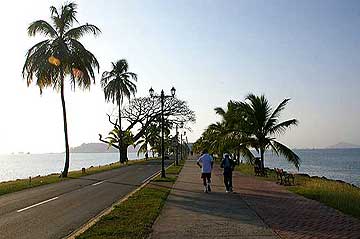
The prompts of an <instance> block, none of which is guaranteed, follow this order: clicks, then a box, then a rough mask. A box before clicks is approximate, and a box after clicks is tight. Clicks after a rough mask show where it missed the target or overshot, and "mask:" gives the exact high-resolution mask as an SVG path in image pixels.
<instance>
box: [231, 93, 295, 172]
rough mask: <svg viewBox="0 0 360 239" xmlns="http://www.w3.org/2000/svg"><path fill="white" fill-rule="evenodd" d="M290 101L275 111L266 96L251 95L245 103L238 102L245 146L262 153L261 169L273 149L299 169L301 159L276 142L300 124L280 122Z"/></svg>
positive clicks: (289, 121)
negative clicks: (280, 117) (267, 152)
mask: <svg viewBox="0 0 360 239" xmlns="http://www.w3.org/2000/svg"><path fill="white" fill-rule="evenodd" d="M289 100H290V99H285V100H283V101H282V102H281V103H280V104H279V105H278V107H276V109H275V110H273V109H272V107H271V105H270V104H269V102H268V100H267V99H266V98H265V96H264V95H261V96H256V95H254V94H250V95H248V96H247V97H246V98H245V102H237V105H238V112H239V114H240V115H239V117H238V120H239V122H241V126H242V130H243V132H244V133H246V134H247V135H251V136H249V137H247V139H246V140H244V141H243V144H244V145H246V146H251V147H253V148H255V149H256V150H258V151H260V159H261V168H262V169H264V153H265V151H266V150H267V149H269V148H270V149H272V151H273V152H275V153H276V154H277V155H279V154H280V155H283V156H284V157H285V158H286V159H287V160H288V161H289V162H292V163H293V164H294V165H295V167H296V168H299V164H300V158H299V157H298V156H297V155H296V154H295V153H294V152H293V151H292V150H291V149H290V148H288V147H287V146H285V145H284V144H282V143H280V142H278V141H276V140H275V139H276V136H278V135H281V134H283V133H285V131H286V129H288V128H289V127H291V126H295V125H297V124H298V121H297V120H296V119H290V120H286V121H283V122H279V116H280V113H281V112H282V111H283V110H284V109H285V106H286V104H287V103H288V102H289Z"/></svg>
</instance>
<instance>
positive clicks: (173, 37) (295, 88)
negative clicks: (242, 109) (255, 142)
mask: <svg viewBox="0 0 360 239" xmlns="http://www.w3.org/2000/svg"><path fill="white" fill-rule="evenodd" d="M62 3H63V2H62V1H40V0H39V1H18V0H12V1H6V2H4V3H2V6H1V10H0V22H1V44H0V54H1V57H0V67H1V71H0V83H1V87H0V97H1V98H0V109H1V118H0V134H1V142H0V153H10V152H18V151H25V152H27V151H30V152H34V153H35V152H61V151H63V150H64V136H63V123H62V113H61V101H60V94H58V93H56V92H54V91H52V89H48V90H45V92H44V94H43V95H42V96H40V95H39V90H38V88H37V87H36V86H35V85H33V86H31V87H29V88H27V86H26V82H25V81H24V80H23V79H22V76H21V70H22V66H23V64H24V60H25V53H26V50H27V49H29V48H30V47H31V46H32V45H33V44H35V43H36V42H38V41H39V40H41V39H42V38H41V37H39V38H29V37H28V35H27V33H26V28H27V26H28V25H29V24H30V23H31V22H32V21H34V20H39V19H44V20H49V15H50V12H49V7H50V5H55V6H60V5H61V4H62ZM77 3H78V5H79V6H78V12H79V14H78V20H79V22H80V23H83V24H84V23H86V22H88V23H92V24H95V25H97V26H98V27H99V28H100V29H101V30H102V34H101V35H100V36H99V37H97V38H93V37H86V38H84V39H83V43H84V45H85V46H86V47H87V48H88V49H89V50H90V51H92V52H93V53H94V54H95V56H96V57H97V59H98V60H99V62H100V67H101V68H100V73H102V72H103V71H104V70H110V62H111V61H116V60H118V59H121V58H126V59H127V60H128V62H129V65H130V70H131V71H133V72H136V73H138V77H139V80H138V94H137V96H145V95H148V89H149V88H150V87H151V86H152V87H153V88H154V89H155V91H157V92H159V91H160V90H161V89H164V90H165V91H168V93H170V88H171V87H172V86H175V88H176V89H177V96H178V97H179V98H181V99H184V100H186V101H188V103H189V105H190V107H191V108H192V109H193V110H194V111H195V112H196V116H197V122H196V124H194V125H193V126H192V128H193V132H191V133H189V132H188V137H189V141H194V140H196V139H197V138H198V137H199V136H200V135H201V133H202V131H203V129H205V128H206V126H207V125H208V124H210V123H213V122H215V121H216V120H219V117H218V116H216V115H215V113H214V111H213V108H214V107H217V106H221V107H224V106H226V103H227V102H228V101H229V100H243V98H244V97H245V95H246V94H248V93H250V92H253V93H256V94H262V93H264V94H265V95H266V96H267V97H268V98H269V100H270V102H271V103H272V104H273V105H274V106H275V105H277V104H278V103H279V102H280V101H281V100H283V99H284V98H287V97H290V98H291V99H292V100H291V101H290V103H289V105H288V107H287V109H286V110H285V112H284V114H283V119H288V118H294V117H295V118H297V119H298V120H299V121H300V125H299V126H298V127H296V128H293V129H292V130H290V131H288V132H287V134H285V135H284V136H283V137H281V138H280V140H281V141H282V142H283V143H285V144H287V145H288V146H290V147H298V148H300V147H311V148H312V147H324V146H328V145H331V144H335V143H337V142H339V141H347V142H351V143H356V144H360V127H359V125H358V124H359V119H360V107H359V106H360V103H359V102H360V100H359V90H360V80H359V79H358V77H359V76H360V74H359V73H360V3H359V2H358V1H340V0H338V1H331V0H323V1H314V0H309V1H304V0H302V1H289V0H272V1H270V0H264V1H254V0H248V1H242V0H236V1H220V0H219V1H203V0H201V1H200V0H199V1H194V0H178V1H165V0H164V1H159V0H157V1H153V0H151V1H150V0H148V1H132V0H129V1H95V0H91V1H90V0H87V1H85V0H83V1H77ZM99 82H100V75H99V76H98V77H97V78H96V84H95V85H93V86H92V87H91V90H90V91H86V92H82V91H80V90H76V91H75V92H70V89H69V88H68V89H66V92H65V97H66V102H67V111H68V126H69V137H70V146H77V145H79V144H81V143H83V142H98V141H97V140H98V136H97V135H98V133H103V134H104V133H106V132H108V131H109V130H110V129H111V126H110V125H109V123H108V122H107V118H106V113H109V112H111V110H112V105H111V104H105V103H104V96H103V93H102V90H101V87H100V84H99Z"/></svg>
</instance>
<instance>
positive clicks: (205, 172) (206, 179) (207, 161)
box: [197, 149, 214, 193]
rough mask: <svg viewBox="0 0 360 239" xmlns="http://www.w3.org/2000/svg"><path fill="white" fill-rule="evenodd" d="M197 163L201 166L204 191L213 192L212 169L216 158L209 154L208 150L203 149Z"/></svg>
mask: <svg viewBox="0 0 360 239" xmlns="http://www.w3.org/2000/svg"><path fill="white" fill-rule="evenodd" d="M197 165H198V166H199V167H200V168H201V178H202V179H203V183H204V192H206V193H207V192H211V187H210V184H211V170H212V168H213V165H214V160H213V157H211V155H209V154H208V152H207V150H206V149H205V150H203V152H202V155H201V156H200V158H199V159H198V160H197Z"/></svg>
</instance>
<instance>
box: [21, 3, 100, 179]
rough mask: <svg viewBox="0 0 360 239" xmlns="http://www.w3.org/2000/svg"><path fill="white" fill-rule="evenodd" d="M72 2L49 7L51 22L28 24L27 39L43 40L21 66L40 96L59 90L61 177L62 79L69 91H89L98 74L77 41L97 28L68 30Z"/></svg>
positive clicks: (89, 55) (72, 17)
mask: <svg viewBox="0 0 360 239" xmlns="http://www.w3.org/2000/svg"><path fill="white" fill-rule="evenodd" d="M76 8H77V5H76V4H75V3H71V2H70V3H67V4H65V5H63V6H62V7H61V8H59V9H56V8H55V7H53V6H51V7H50V14H51V22H50V23H49V22H46V21H44V20H38V21H34V22H33V23H31V24H30V25H29V27H28V29H27V31H28V34H29V36H35V35H36V34H42V35H44V36H45V37H46V39H45V40H43V41H41V42H39V43H37V44H35V45H34V46H33V47H31V48H30V49H29V50H28V52H27V53H26V60H25V64H24V67H23V71H22V74H23V78H25V79H26V82H27V85H28V86H29V85H30V84H31V83H32V82H33V80H34V79H35V80H36V85H37V86H38V87H39V88H40V94H41V93H42V90H43V89H44V88H46V87H52V88H54V89H55V90H57V91H60V95H61V103H62V111H63V112H62V113H63V121H64V135H65V167H64V171H63V172H62V176H63V177H67V174H68V170H69V161H70V153H69V142H68V132H67V120H66V106H65V97H64V79H65V77H66V76H70V82H71V84H72V87H73V89H75V86H76V85H77V86H78V87H80V88H82V89H89V88H90V85H91V82H92V81H95V73H94V70H95V69H97V70H98V71H99V63H98V61H97V59H96V58H95V56H94V55H93V54H92V53H91V52H90V51H88V50H87V49H86V48H85V47H84V46H83V45H82V44H81V43H80V41H79V39H80V38H81V37H82V36H84V35H85V34H88V33H91V34H93V35H95V36H96V35H98V34H99V33H100V29H99V28H98V27H96V26H94V25H91V24H85V25H80V26H77V27H74V28H72V26H73V24H74V22H78V21H77V19H76V13H77V11H76Z"/></svg>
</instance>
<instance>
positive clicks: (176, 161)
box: [174, 122, 184, 166]
mask: <svg viewBox="0 0 360 239" xmlns="http://www.w3.org/2000/svg"><path fill="white" fill-rule="evenodd" d="M174 124H175V129H176V134H175V138H176V156H175V165H176V166H178V165H179V132H178V128H180V129H182V128H183V127H184V122H180V125H179V123H174ZM180 152H181V151H180ZM180 159H181V157H180Z"/></svg>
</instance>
